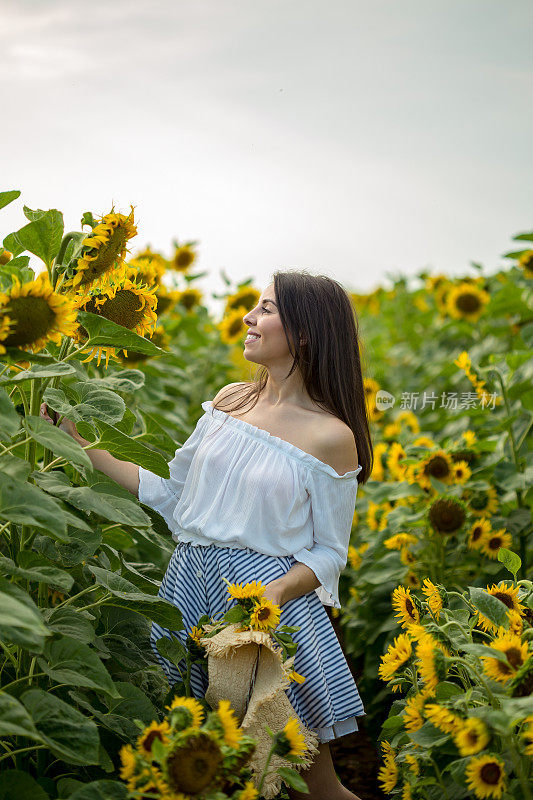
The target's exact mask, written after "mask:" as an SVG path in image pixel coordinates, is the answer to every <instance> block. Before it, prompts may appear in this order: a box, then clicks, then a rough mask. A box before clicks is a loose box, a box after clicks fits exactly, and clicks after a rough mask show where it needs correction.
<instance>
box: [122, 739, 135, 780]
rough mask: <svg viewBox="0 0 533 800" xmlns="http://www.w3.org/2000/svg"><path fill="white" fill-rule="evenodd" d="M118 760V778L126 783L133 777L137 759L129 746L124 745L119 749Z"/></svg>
mask: <svg viewBox="0 0 533 800" xmlns="http://www.w3.org/2000/svg"><path fill="white" fill-rule="evenodd" d="M120 760H121V761H122V766H121V768H120V777H121V778H122V780H124V781H126V780H128V779H129V778H131V777H132V776H133V775H135V770H136V769H137V757H136V755H135V751H134V749H133V747H132V746H131V744H125V745H123V746H122V747H121V748H120Z"/></svg>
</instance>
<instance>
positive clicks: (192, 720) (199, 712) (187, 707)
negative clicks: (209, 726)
mask: <svg viewBox="0 0 533 800" xmlns="http://www.w3.org/2000/svg"><path fill="white" fill-rule="evenodd" d="M165 708H166V709H167V710H168V711H169V712H170V713H169V714H168V717H169V719H170V723H171V725H172V727H173V728H176V727H177V726H178V725H179V726H180V727H179V730H183V729H184V728H188V727H192V728H199V727H200V725H201V724H202V721H203V718H204V714H205V711H204V708H203V706H202V704H201V703H200V702H199V701H198V700H196V699H195V698H194V697H174V698H173V699H172V702H171V703H170V705H169V706H165ZM173 712H174V713H173ZM177 712H179V713H177Z"/></svg>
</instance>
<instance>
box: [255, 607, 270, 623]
mask: <svg viewBox="0 0 533 800" xmlns="http://www.w3.org/2000/svg"><path fill="white" fill-rule="evenodd" d="M269 616H270V609H269V608H262V609H261V611H260V612H259V613H258V615H257V618H258V619H260V620H261V621H262V620H264V619H268V618H269Z"/></svg>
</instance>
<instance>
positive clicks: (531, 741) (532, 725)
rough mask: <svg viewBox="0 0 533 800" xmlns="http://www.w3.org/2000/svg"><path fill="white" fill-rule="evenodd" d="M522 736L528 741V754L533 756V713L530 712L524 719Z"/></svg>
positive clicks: (526, 751) (526, 752)
mask: <svg viewBox="0 0 533 800" xmlns="http://www.w3.org/2000/svg"><path fill="white" fill-rule="evenodd" d="M520 735H521V737H522V738H523V739H525V741H526V743H527V744H526V749H525V751H524V752H525V754H526V756H533V714H529V716H527V717H526V718H525V720H524V727H523V728H522V732H521V734H520Z"/></svg>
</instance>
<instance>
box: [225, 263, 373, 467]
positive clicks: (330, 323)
mask: <svg viewBox="0 0 533 800" xmlns="http://www.w3.org/2000/svg"><path fill="white" fill-rule="evenodd" d="M274 294H275V298H276V303H277V306H278V312H279V315H280V319H281V324H282V326H283V329H284V331H285V338H286V339H287V345H288V347H289V352H290V354H291V356H292V357H293V363H292V366H291V369H290V371H289V373H288V374H287V376H286V377H287V378H288V377H289V375H292V373H293V372H294V370H295V369H299V370H300V373H301V375H302V379H303V383H304V386H305V389H306V391H307V393H308V395H309V397H310V398H311V400H313V401H314V402H316V403H317V404H318V405H319V406H321V407H322V408H323V409H324V410H326V411H329V412H330V413H332V414H334V415H335V416H336V417H338V418H339V419H342V420H343V422H345V423H346V424H347V425H348V427H349V428H351V430H352V432H353V435H354V438H355V444H356V447H357V454H358V456H359V463H360V464H361V465H362V467H363V469H362V470H361V473H360V475H359V477H358V482H359V483H365V482H366V481H367V480H368V478H369V477H370V474H371V472H372V468H373V458H374V456H373V448H372V441H371V438H370V430H369V425H368V412H367V407H366V402H365V391H364V384H363V374H362V369H361V356H360V339H359V322H358V319H357V314H356V311H355V309H354V307H353V305H352V301H351V299H350V296H349V295H348V293H347V292H346V290H345V289H344V288H343V286H341V284H340V283H338V282H337V281H335V280H333V279H332V278H329V277H327V276H326V275H310V274H309V273H308V272H307V271H306V270H278V271H277V272H275V273H274ZM300 338H301V339H303V341H304V342H305V343H304V344H298V346H295V345H294V343H295V342H298V343H299V342H300ZM267 380H268V370H267V368H266V367H264V366H262V367H261V368H260V369H259V370H258V371H257V373H256V374H255V376H254V379H253V381H251V382H250V383H249V384H246V383H244V386H246V387H247V389H246V390H245V391H244V393H243V383H241V384H239V386H237V387H236V388H235V389H234V390H233V391H229V392H228V393H226V394H225V396H224V398H223V400H221V401H219V403H221V402H223V403H226V402H227V401H228V400H229V398H230V397H231V396H233V395H234V394H236V393H238V394H239V396H240V402H238V403H237V405H234V406H233V407H232V408H231V409H229V410H230V411H237V410H238V409H240V408H242V407H243V406H244V405H246V404H247V403H249V402H250V401H252V400H253V401H254V402H253V405H252V406H251V408H253V407H254V406H255V405H256V403H257V401H258V399H259V396H260V394H261V392H262V391H263V389H264V388H265V386H266V384H267ZM217 406H218V403H217ZM217 406H215V407H217ZM220 410H225V411H226V412H227V411H228V409H220Z"/></svg>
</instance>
